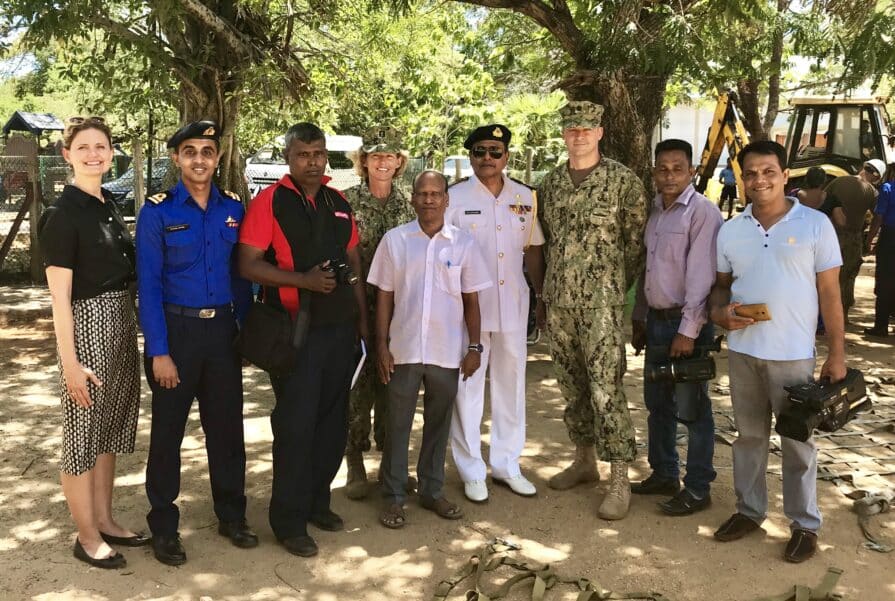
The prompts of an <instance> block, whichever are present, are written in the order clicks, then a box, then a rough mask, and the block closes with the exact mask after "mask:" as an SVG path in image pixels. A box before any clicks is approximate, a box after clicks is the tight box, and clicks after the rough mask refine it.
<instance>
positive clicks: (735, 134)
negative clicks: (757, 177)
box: [696, 90, 749, 199]
mask: <svg viewBox="0 0 895 601" xmlns="http://www.w3.org/2000/svg"><path fill="white" fill-rule="evenodd" d="M748 143H749V132H748V131H746V127H745V126H744V125H743V120H742V119H740V114H739V111H737V107H736V92H734V91H733V90H728V91H727V92H722V93H721V94H720V95H719V96H718V105H717V106H716V107H715V114H714V116H713V117H712V126H711V127H710V128H709V133H708V136H707V137H706V140H705V147H704V148H703V149H702V157H701V159H700V161H699V166H698V167H697V168H696V190H697V191H698V192H699V193H700V194H702V193H705V189H706V187H708V184H709V182H710V181H711V180H712V176H713V175H714V173H715V168H716V167H717V166H718V159H719V158H721V152H722V151H723V150H724V147H725V146H726V147H727V154H728V156H730V163H731V167H732V168H733V173H734V175H735V176H736V180H737V188H739V197H740V198H741V199H745V198H746V190H745V188H744V187H743V176H742V171H741V170H740V163H739V161H737V160H736V159H737V156H738V155H739V153H740V151H741V150H742V149H743V147H745V146H746V144H748Z"/></svg>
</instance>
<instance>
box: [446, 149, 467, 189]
mask: <svg viewBox="0 0 895 601" xmlns="http://www.w3.org/2000/svg"><path fill="white" fill-rule="evenodd" d="M441 172H442V173H444V175H445V177H446V178H447V180H448V183H453V182H456V181H458V180H461V179H463V178H465V177H470V176H471V175H472V164H471V163H470V162H469V157H468V156H464V155H452V156H449V157H445V159H444V167H443V168H442V169H441Z"/></svg>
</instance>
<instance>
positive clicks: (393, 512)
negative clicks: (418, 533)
mask: <svg viewBox="0 0 895 601" xmlns="http://www.w3.org/2000/svg"><path fill="white" fill-rule="evenodd" d="M379 523H380V524H382V525H383V526H385V527H386V528H391V529H392V530H397V529H398V528H403V527H404V524H406V523H407V516H406V515H404V508H403V507H401V506H400V505H398V504H397V503H392V504H391V505H389V506H388V507H386V508H385V509H384V510H383V511H382V513H380V514H379Z"/></svg>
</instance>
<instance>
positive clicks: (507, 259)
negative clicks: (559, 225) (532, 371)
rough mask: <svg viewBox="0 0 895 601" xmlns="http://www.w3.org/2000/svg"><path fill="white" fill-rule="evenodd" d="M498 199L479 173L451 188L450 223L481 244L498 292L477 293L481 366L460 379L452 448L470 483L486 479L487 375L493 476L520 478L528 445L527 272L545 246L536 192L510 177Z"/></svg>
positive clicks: (448, 212)
mask: <svg viewBox="0 0 895 601" xmlns="http://www.w3.org/2000/svg"><path fill="white" fill-rule="evenodd" d="M503 177H504V184H503V190H502V191H501V193H500V195H499V196H498V197H497V198H495V197H494V195H492V194H491V192H490V191H488V189H487V188H486V187H485V186H484V185H483V184H482V183H481V182H480V181H479V180H478V179H477V178H476V177H475V176H474V175H473V176H472V177H470V178H469V179H467V180H465V181H461V182H458V183H457V184H455V185H453V186H451V187H450V190H449V194H450V205H449V208H448V211H447V214H446V215H445V221H446V222H448V223H451V224H453V225H455V226H457V227H459V228H461V229H463V230H464V231H466V232H468V233H469V234H471V235H472V237H473V238H475V241H476V242H477V243H478V246H479V250H480V251H481V254H482V256H483V257H484V260H485V263H486V266H487V270H488V273H489V274H490V278H491V281H492V282H493V284H494V285H493V286H492V287H491V288H487V289H485V290H482V291H481V292H479V307H480V309H481V315H482V344H483V345H484V346H485V351H484V352H483V353H482V366H481V368H480V369H478V370H477V371H476V372H475V374H473V375H472V377H471V378H469V379H468V380H466V381H465V382H464V381H463V380H462V378H461V380H460V384H459V386H458V388H457V400H456V403H455V404H454V418H453V421H452V423H451V450H452V453H453V456H454V463H455V464H456V466H457V470H458V471H459V472H460V477H461V478H462V479H463V481H464V482H471V481H475V480H485V476H486V468H485V462H484V461H483V460H482V450H481V424H482V412H483V409H484V401H485V370H486V369H488V370H489V371H490V393H491V453H490V457H489V462H490V464H491V475H492V476H493V477H495V478H499V479H507V478H515V477H517V476H519V475H520V472H519V457H520V455H521V454H522V449H523V447H524V446H525V363H526V359H527V347H526V329H527V326H528V305H529V289H528V284H527V283H526V282H525V275H524V274H523V271H522V256H523V251H524V249H525V247H527V246H529V245H532V246H541V245H543V244H544V234H543V232H542V231H541V225H540V223H538V222H537V220H535V221H534V223H532V218H533V216H534V209H533V206H534V194H533V192H532V190H531V189H530V188H528V187H527V186H524V185H523V184H520V183H518V182H515V181H513V180H511V179H509V178H508V177H506V175H504V176H503Z"/></svg>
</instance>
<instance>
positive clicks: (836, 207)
mask: <svg viewBox="0 0 895 601" xmlns="http://www.w3.org/2000/svg"><path fill="white" fill-rule="evenodd" d="M826 183H827V173H826V171H824V170H823V169H822V168H821V167H811V168H810V169H809V170H808V173H807V174H806V175H805V186H804V187H803V188H801V189H798V190H796V198H798V199H799V202H800V203H802V204H803V205H805V206H806V207H811V208H812V209H815V210H818V211H820V212H821V213H823V214H824V215H826V216H827V217H828V218H829V219H830V221H832V222H833V225H835V226H836V229H837V230H838V229H842V228H843V227H845V221H846V220H845V211H843V210H842V203H841V202H839V199H838V198H836V196H835V195H834V194H831V193H829V192H827V191H826V190H824V184H826Z"/></svg>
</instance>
